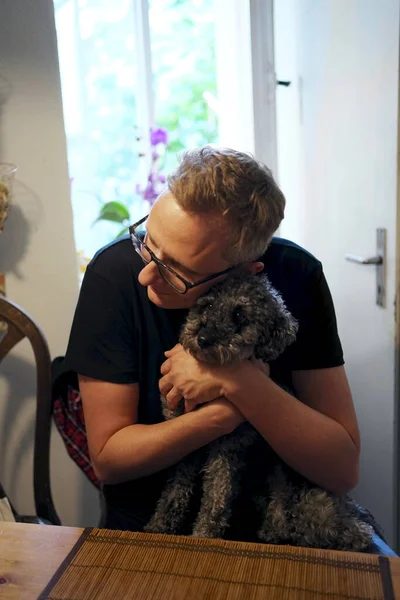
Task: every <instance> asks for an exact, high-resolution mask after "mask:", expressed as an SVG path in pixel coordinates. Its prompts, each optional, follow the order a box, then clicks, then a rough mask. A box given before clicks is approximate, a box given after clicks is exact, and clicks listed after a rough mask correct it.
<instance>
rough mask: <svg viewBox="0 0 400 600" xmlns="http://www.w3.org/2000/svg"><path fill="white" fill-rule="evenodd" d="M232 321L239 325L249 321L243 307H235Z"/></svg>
mask: <svg viewBox="0 0 400 600" xmlns="http://www.w3.org/2000/svg"><path fill="white" fill-rule="evenodd" d="M232 321H233V322H234V323H235V325H236V326H237V327H241V326H243V325H245V324H246V323H247V319H246V315H245V314H244V313H243V310H242V309H241V308H235V310H234V311H233V314H232Z"/></svg>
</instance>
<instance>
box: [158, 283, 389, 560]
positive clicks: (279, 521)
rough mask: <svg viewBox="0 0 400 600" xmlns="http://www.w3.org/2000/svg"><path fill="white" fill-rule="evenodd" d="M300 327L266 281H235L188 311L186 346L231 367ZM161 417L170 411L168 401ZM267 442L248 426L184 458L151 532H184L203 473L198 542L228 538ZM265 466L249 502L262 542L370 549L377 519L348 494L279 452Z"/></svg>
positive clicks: (272, 352) (270, 352)
mask: <svg viewBox="0 0 400 600" xmlns="http://www.w3.org/2000/svg"><path fill="white" fill-rule="evenodd" d="M296 333H297V323H296V321H295V320H294V319H293V317H292V316H291V315H290V313H289V312H288V311H287V310H286V307H285V305H284V303H283V301H282V299H281V297H280V296H279V294H278V293H277V292H276V290H274V289H273V288H272V286H271V285H270V283H269V281H268V279H267V278H266V277H260V276H255V275H248V276H243V274H241V275H240V276H234V277H230V278H228V279H226V280H224V281H223V282H221V283H218V284H217V285H215V286H213V287H212V288H211V289H210V290H209V291H208V292H207V293H206V294H205V295H204V296H202V297H201V298H199V300H198V301H197V303H196V305H195V306H194V307H193V308H192V309H191V310H190V311H189V315H188V318H187V321H186V323H185V325H184V327H183V330H182V333H181V336H180V342H181V344H182V346H183V347H184V348H185V350H187V351H188V352H190V353H191V354H192V355H193V356H194V357H195V358H196V359H197V360H201V361H205V362H210V363H213V364H219V365H224V364H232V363H234V362H236V361H241V360H246V359H253V358H254V359H260V360H262V361H263V362H265V363H269V362H270V361H272V360H274V359H275V358H277V357H278V356H279V355H280V354H281V353H282V352H283V351H284V350H285V348H286V347H287V346H288V345H289V344H291V343H292V342H293V341H294V340H295V337H296ZM162 403H163V413H164V416H165V418H166V419H171V418H174V417H176V416H178V415H179V414H181V413H182V406H181V407H180V408H179V409H178V410H177V411H171V410H170V409H169V408H168V407H167V404H166V401H165V399H164V398H162ZM260 442H262V443H263V444H266V442H265V441H264V440H263V439H262V438H261V436H260V434H259V433H258V432H257V431H256V430H255V429H254V427H253V426H252V425H250V424H249V423H243V424H242V425H241V426H240V427H238V428H237V429H236V430H235V431H234V432H233V433H231V434H229V435H225V436H222V437H221V438H219V439H217V440H215V441H214V442H212V443H211V444H209V445H208V446H207V447H206V448H201V449H200V450H199V451H197V452H193V453H191V454H190V455H188V456H186V457H185V458H184V459H183V460H181V461H180V462H179V463H178V464H177V465H176V466H175V467H174V472H173V476H172V477H171V478H170V480H169V481H168V482H167V485H166V487H165V489H164V490H163V493H162V495H161V498H160V500H159V502H158V504H157V507H156V511H155V513H154V515H153V517H152V519H151V520H150V522H149V523H148V525H147V526H146V530H147V531H149V532H153V533H171V534H179V533H180V532H181V528H182V524H183V523H184V521H185V518H186V516H187V513H188V510H189V505H190V500H191V497H192V495H193V493H194V489H195V485H196V482H197V479H198V476H199V475H200V473H202V475H203V483H202V500H201V506H200V510H199V512H198V514H197V518H196V520H195V523H194V525H193V529H192V534H193V535H194V536H196V537H207V538H222V537H224V534H225V532H226V530H227V528H228V527H229V523H230V518H231V515H232V506H233V502H234V500H235V498H237V496H238V494H239V491H240V489H241V478H242V477H243V475H244V474H245V471H246V464H247V456H248V450H249V448H250V447H252V446H253V445H254V444H256V443H260ZM271 456H272V457H273V458H272V459H271V462H270V463H269V464H266V465H265V475H262V477H261V479H262V480H264V481H265V485H264V489H263V493H262V494H261V495H259V496H257V497H256V498H254V497H253V498H249V503H253V505H254V508H257V510H258V511H259V513H260V525H259V530H258V532H257V538H258V539H259V540H261V541H264V542H267V543H274V544H293V545H301V546H312V547H319V548H335V549H340V550H355V551H360V550H363V549H366V548H368V546H369V545H370V544H371V540H372V534H373V532H374V526H375V529H376V530H377V531H378V532H379V533H381V532H380V531H379V529H378V528H377V526H376V524H375V523H374V521H373V518H372V516H371V515H370V514H369V513H368V512H367V511H364V512H362V509H359V508H358V507H357V505H356V504H355V503H354V502H353V501H352V500H351V499H350V498H348V497H347V496H346V497H340V496H335V495H332V494H329V493H328V492H326V491H324V490H322V489H320V488H318V487H316V486H315V485H313V484H311V483H310V482H308V481H307V480H305V479H303V478H301V476H299V475H298V474H297V473H294V472H293V471H292V470H291V469H290V468H289V467H288V466H287V465H286V464H285V463H284V462H283V461H282V460H281V459H280V458H279V457H278V456H277V455H276V454H275V453H274V452H272V451H271Z"/></svg>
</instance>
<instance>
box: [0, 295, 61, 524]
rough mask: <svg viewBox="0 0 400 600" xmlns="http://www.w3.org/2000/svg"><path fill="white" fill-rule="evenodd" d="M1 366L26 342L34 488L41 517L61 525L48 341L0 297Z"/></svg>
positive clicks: (35, 326) (36, 326) (12, 303)
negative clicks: (32, 376) (54, 478)
mask: <svg viewBox="0 0 400 600" xmlns="http://www.w3.org/2000/svg"><path fill="white" fill-rule="evenodd" d="M0 321H3V322H5V323H6V324H7V331H6V333H5V334H2V333H1V332H0V362H1V361H2V360H3V358H4V357H5V356H6V355H7V354H8V353H9V352H10V350H12V348H14V346H15V345H16V344H18V342H20V341H21V340H22V339H24V338H27V339H28V340H29V342H30V344H31V346H32V350H33V353H34V356H35V361H36V423H35V442H34V458H33V487H34V497H35V508H36V514H37V516H38V517H41V518H43V519H47V520H49V521H51V523H53V524H54V525H60V524H61V522H60V519H59V517H58V515H57V512H56V510H55V507H54V504H53V499H52V495H51V487H50V433H51V413H52V406H51V359H50V352H49V348H48V345H47V341H46V338H45V336H44V334H43V332H42V331H41V329H40V328H39V327H38V325H37V324H36V323H35V321H34V320H33V319H32V318H31V317H30V316H29V315H28V314H27V313H26V312H25V311H24V310H23V309H22V308H20V307H19V306H18V305H17V304H15V303H14V302H12V301H11V300H9V299H8V298H5V297H4V296H2V295H0Z"/></svg>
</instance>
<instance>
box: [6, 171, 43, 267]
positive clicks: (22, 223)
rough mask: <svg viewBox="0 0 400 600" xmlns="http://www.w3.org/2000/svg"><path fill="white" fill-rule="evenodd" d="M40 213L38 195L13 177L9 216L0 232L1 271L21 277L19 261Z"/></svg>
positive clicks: (36, 225) (41, 212) (36, 226)
mask: <svg viewBox="0 0 400 600" xmlns="http://www.w3.org/2000/svg"><path fill="white" fill-rule="evenodd" d="M16 202H18V204H16ZM42 215H43V207H42V203H41V201H40V198H39V197H38V196H37V194H36V193H35V192H34V191H33V190H31V189H30V188H28V187H27V186H26V185H25V184H24V183H22V181H20V180H19V179H15V181H14V184H13V190H12V196H11V202H10V207H9V210H8V219H7V221H6V222H5V224H4V230H3V231H2V232H1V233H0V272H2V273H5V274H7V273H13V274H14V275H15V276H16V277H17V278H18V279H23V276H22V273H21V271H20V270H19V265H20V264H21V263H22V261H23V259H24V257H25V256H26V254H27V253H28V249H29V243H30V240H31V236H32V233H34V232H35V230H36V229H37V228H38V224H39V221H40V218H41V217H42Z"/></svg>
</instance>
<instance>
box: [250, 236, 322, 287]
mask: <svg viewBox="0 0 400 600" xmlns="http://www.w3.org/2000/svg"><path fill="white" fill-rule="evenodd" d="M261 260H262V261H263V262H264V264H265V270H266V272H267V273H270V274H271V273H275V272H279V273H280V274H281V275H286V276H287V275H290V276H295V277H296V279H297V278H298V277H300V278H304V277H307V276H309V275H312V274H316V273H319V272H320V271H321V262H320V261H319V260H318V259H317V258H316V257H315V256H314V255H313V254H311V252H309V251H308V250H306V249H305V248H302V247H301V246H299V245H298V244H295V243H294V242H292V241H290V240H287V239H285V238H281V237H274V238H272V241H271V243H270V245H269V247H268V249H267V251H266V252H265V254H264V255H263V257H262V258H261Z"/></svg>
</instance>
